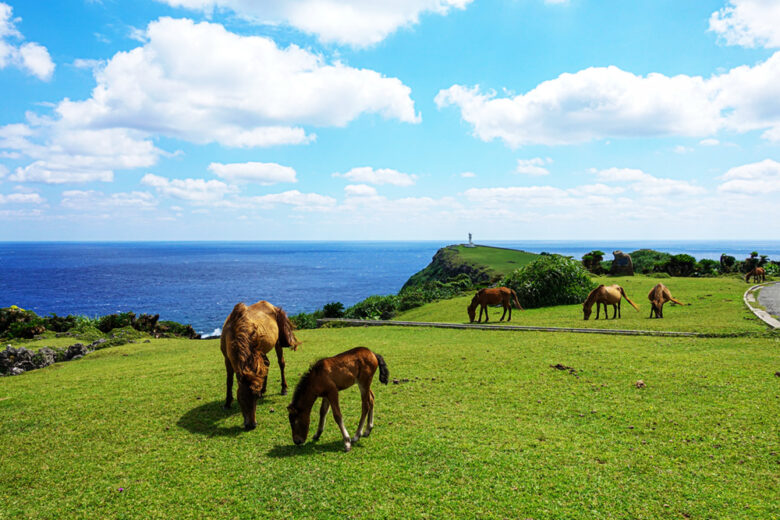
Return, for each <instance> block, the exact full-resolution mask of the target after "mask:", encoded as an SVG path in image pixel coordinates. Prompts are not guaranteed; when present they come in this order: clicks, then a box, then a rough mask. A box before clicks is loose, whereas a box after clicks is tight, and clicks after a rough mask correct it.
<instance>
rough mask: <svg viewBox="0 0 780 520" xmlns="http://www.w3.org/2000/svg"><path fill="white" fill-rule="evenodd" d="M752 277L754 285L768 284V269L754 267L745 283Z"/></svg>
mask: <svg viewBox="0 0 780 520" xmlns="http://www.w3.org/2000/svg"><path fill="white" fill-rule="evenodd" d="M751 276H752V277H753V283H758V282H766V269H764V268H763V267H754V268H753V269H752V270H751V271H750V272H749V273H748V274H746V275H745V281H746V282H747V281H748V280H749V279H750V277H751Z"/></svg>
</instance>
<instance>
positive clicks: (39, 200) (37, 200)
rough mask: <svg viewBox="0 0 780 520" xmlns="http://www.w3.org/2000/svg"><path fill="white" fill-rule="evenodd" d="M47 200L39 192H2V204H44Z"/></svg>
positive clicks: (0, 198) (0, 197)
mask: <svg viewBox="0 0 780 520" xmlns="http://www.w3.org/2000/svg"><path fill="white" fill-rule="evenodd" d="M44 202H45V201H44V199H43V197H41V196H40V195H39V194H38V193H11V194H10V195H3V194H2V193H0V204H43V203H44Z"/></svg>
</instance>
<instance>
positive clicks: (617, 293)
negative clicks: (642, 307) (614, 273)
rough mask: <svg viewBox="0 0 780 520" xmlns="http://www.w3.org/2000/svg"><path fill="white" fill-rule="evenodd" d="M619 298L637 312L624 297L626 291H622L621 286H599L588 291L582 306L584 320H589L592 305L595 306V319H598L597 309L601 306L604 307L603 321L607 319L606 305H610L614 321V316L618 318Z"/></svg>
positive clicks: (633, 305) (632, 304)
mask: <svg viewBox="0 0 780 520" xmlns="http://www.w3.org/2000/svg"><path fill="white" fill-rule="evenodd" d="M621 297H622V298H625V299H626V301H628V303H630V304H631V306H632V307H633V308H634V309H636V310H637V311H639V307H637V306H636V304H634V302H632V301H631V300H630V299H629V297H628V296H626V291H624V290H623V288H622V287H621V286H619V285H610V286H609V287H607V286H606V285H599V286H598V287H596V288H595V289H593V290H592V291H590V294H589V295H588V297H587V298H586V299H585V303H583V304H582V313H583V314H584V317H585V319H586V320H587V319H588V318H590V315H591V313H592V312H593V304H594V303H595V304H596V319H599V309H600V308H601V307H600V306H601V305H604V319H605V320H606V319H609V316H608V315H607V304H609V305H612V308H613V309H614V312H613V313H612V319H613V320H614V319H615V316H617V317H618V318H619V317H620V298H621Z"/></svg>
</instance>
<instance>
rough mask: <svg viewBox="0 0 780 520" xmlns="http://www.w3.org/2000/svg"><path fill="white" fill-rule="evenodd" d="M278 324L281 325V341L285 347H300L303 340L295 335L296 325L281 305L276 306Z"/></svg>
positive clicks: (294, 348)
mask: <svg viewBox="0 0 780 520" xmlns="http://www.w3.org/2000/svg"><path fill="white" fill-rule="evenodd" d="M276 326H277V327H279V340H278V341H279V343H280V344H281V345H282V347H283V348H292V349H293V350H297V349H298V345H300V344H301V342H300V341H299V340H298V338H296V337H295V334H294V333H293V331H294V330H295V326H294V325H293V323H292V322H291V321H290V318H288V317H287V313H286V312H284V309H282V308H281V307H277V308H276Z"/></svg>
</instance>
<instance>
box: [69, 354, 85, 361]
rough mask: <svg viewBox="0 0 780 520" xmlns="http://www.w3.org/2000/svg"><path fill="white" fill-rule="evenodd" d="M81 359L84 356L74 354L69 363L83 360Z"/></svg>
mask: <svg viewBox="0 0 780 520" xmlns="http://www.w3.org/2000/svg"><path fill="white" fill-rule="evenodd" d="M83 357H84V356H82V355H81V354H76V355H75V356H73V357H72V358H70V360H71V361H76V360H77V359H81V358H83Z"/></svg>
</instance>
